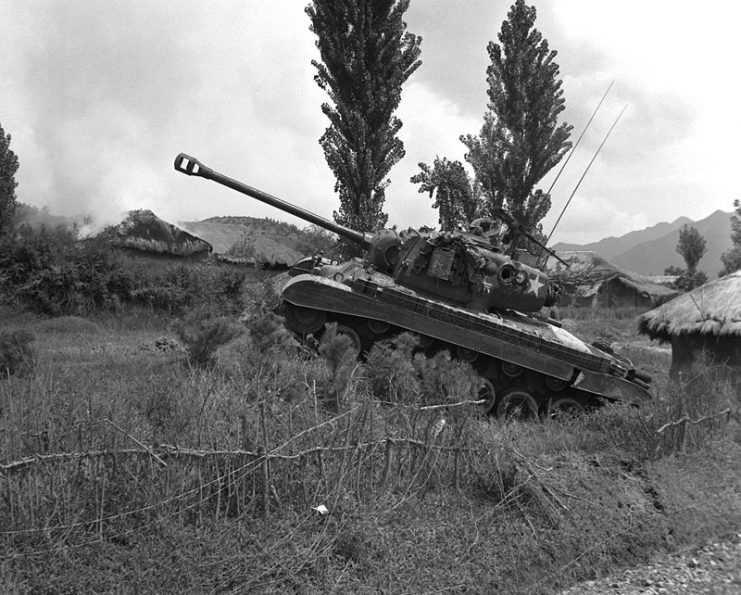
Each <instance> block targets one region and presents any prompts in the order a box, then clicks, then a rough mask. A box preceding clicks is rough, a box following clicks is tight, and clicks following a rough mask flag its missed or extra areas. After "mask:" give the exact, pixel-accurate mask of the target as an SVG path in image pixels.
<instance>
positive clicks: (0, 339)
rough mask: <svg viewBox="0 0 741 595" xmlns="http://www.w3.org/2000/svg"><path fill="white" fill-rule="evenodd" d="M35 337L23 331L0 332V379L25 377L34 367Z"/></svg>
mask: <svg viewBox="0 0 741 595" xmlns="http://www.w3.org/2000/svg"><path fill="white" fill-rule="evenodd" d="M34 339H35V337H34V335H33V333H31V332H30V331H27V330H25V329H20V330H15V331H10V332H0V377H2V378H8V377H9V376H25V375H27V374H30V373H31V372H33V370H34V368H35V367H36V350H35V349H34V348H33V346H32V345H31V343H32V342H33V341H34Z"/></svg>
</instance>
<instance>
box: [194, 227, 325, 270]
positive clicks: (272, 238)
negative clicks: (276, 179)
mask: <svg viewBox="0 0 741 595" xmlns="http://www.w3.org/2000/svg"><path fill="white" fill-rule="evenodd" d="M180 225H181V226H182V227H183V228H184V229H187V230H188V231H189V232H191V233H193V234H194V235H196V236H198V237H200V238H202V239H204V240H206V241H207V242H209V243H210V244H211V245H212V246H213V247H214V252H215V253H217V254H227V255H231V256H235V257H242V258H245V259H248V260H252V261H255V262H257V263H267V264H271V265H292V264H293V263H294V262H296V261H297V260H298V259H299V258H300V257H301V256H309V255H312V254H314V253H316V252H323V253H325V254H329V253H330V252H331V251H332V249H333V248H334V245H335V236H334V234H330V233H328V232H325V231H324V230H322V229H321V228H318V227H315V226H310V227H307V228H305V229H299V228H298V227H296V226H295V225H292V224H290V223H285V222H283V221H277V220H274V219H268V218H265V219H256V218H254V217H211V218H209V219H204V220H203V221H187V222H183V223H180Z"/></svg>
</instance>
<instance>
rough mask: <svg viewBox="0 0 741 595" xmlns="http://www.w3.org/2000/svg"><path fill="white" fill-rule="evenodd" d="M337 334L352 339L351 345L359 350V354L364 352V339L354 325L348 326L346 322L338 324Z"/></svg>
mask: <svg viewBox="0 0 741 595" xmlns="http://www.w3.org/2000/svg"><path fill="white" fill-rule="evenodd" d="M337 335H338V336H339V335H344V336H345V337H347V338H348V339H350V345H351V346H352V348H353V349H355V350H356V351H357V352H358V355H360V354H361V353H363V341H362V340H361V339H360V335H359V334H358V331H356V330H355V329H354V328H353V327H351V326H347V325H346V324H338V325H337Z"/></svg>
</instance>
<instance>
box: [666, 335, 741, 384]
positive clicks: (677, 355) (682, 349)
mask: <svg viewBox="0 0 741 595" xmlns="http://www.w3.org/2000/svg"><path fill="white" fill-rule="evenodd" d="M671 345H672V365H671V369H670V371H669V375H670V376H671V377H673V378H677V377H679V374H680V373H682V374H683V375H685V374H688V373H691V370H692V367H693V366H694V365H695V364H697V363H698V362H703V363H707V364H710V365H715V366H727V367H729V368H731V369H732V371H734V373H736V374H741V337H739V336H736V335H730V336H721V337H719V336H716V335H698V334H694V335H687V334H680V335H674V336H673V337H672V339H671Z"/></svg>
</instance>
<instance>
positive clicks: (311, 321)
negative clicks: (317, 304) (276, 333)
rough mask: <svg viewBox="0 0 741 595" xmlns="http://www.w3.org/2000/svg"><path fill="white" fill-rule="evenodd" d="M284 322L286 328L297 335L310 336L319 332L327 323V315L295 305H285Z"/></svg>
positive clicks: (321, 311) (320, 311)
mask: <svg viewBox="0 0 741 595" xmlns="http://www.w3.org/2000/svg"><path fill="white" fill-rule="evenodd" d="M285 317H286V322H287V323H288V327H289V328H290V329H291V330H292V331H293V332H294V333H297V334H299V335H310V334H312V333H316V332H318V331H320V330H321V329H322V328H323V327H324V324H325V323H326V322H327V313H326V312H324V311H323V310H314V309H313V308H305V307H304V306H297V305H295V304H291V303H286V309H285Z"/></svg>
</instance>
